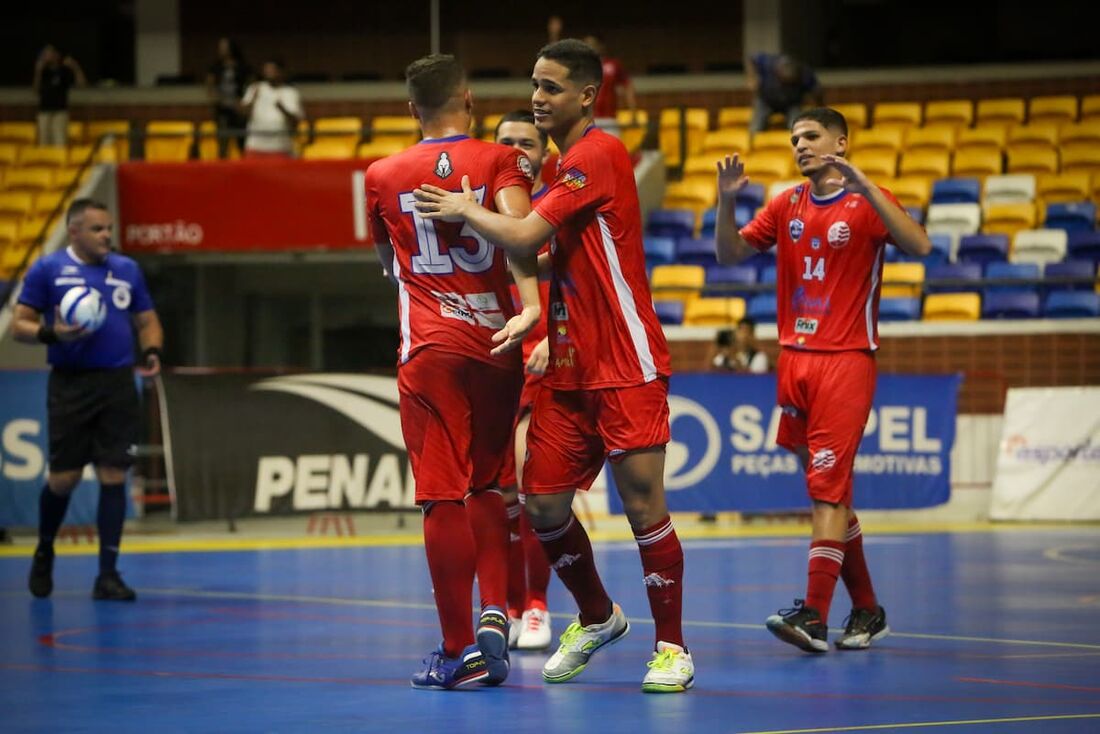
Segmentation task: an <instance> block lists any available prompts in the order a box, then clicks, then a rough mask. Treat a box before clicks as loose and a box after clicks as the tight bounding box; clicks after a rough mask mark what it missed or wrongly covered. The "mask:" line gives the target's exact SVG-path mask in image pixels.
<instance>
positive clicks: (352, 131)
mask: <svg viewBox="0 0 1100 734" xmlns="http://www.w3.org/2000/svg"><path fill="white" fill-rule="evenodd" d="M415 122H416V121H415V120H414V121H413V123H414V124H415ZM362 137H363V121H362V120H360V119H359V118H358V117H318V118H317V119H316V120H314V121H313V141H314V143H317V142H319V141H321V140H330V141H339V142H342V143H344V144H345V145H346V147H347V148H348V149H350V150H352V151H354V150H355V146H356V145H358V144H359V140H360V138H362ZM349 157H350V156H349Z"/></svg>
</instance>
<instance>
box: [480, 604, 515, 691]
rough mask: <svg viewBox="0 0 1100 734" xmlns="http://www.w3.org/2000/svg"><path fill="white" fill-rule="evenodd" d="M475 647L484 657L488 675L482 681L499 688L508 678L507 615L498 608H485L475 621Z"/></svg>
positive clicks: (509, 666)
mask: <svg viewBox="0 0 1100 734" xmlns="http://www.w3.org/2000/svg"><path fill="white" fill-rule="evenodd" d="M477 647H478V649H479V650H481V654H482V655H483V656H484V657H485V663H486V666H487V667H488V669H489V675H488V676H487V677H486V678H485V680H483V681H482V683H484V684H485V685H487V686H499V685H500V684H501V683H503V682H504V679H505V678H507V677H508V671H509V670H510V669H511V665H510V663H509V662H508V615H507V613H505V611H504V610H503V609H501V608H500V607H485V609H484V610H482V612H481V618H480V619H478V621H477Z"/></svg>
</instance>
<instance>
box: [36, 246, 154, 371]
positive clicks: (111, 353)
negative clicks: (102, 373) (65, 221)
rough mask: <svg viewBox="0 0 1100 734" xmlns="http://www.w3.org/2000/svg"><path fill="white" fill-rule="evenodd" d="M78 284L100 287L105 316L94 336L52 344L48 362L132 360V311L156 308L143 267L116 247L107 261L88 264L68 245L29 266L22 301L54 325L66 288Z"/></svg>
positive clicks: (83, 365)
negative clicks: (146, 283) (115, 250)
mask: <svg viewBox="0 0 1100 734" xmlns="http://www.w3.org/2000/svg"><path fill="white" fill-rule="evenodd" d="M80 285H84V286H88V287H89V288H95V289H96V290H97V291H99V294H100V296H102V297H103V302H104V303H105V304H107V320H106V321H104V322H103V326H101V327H99V329H98V330H97V331H95V332H94V333H93V334H91V335H90V336H86V337H84V338H83V339H76V340H75V341H71V342H58V343H56V344H51V345H50V348H49V355H48V358H49V362H50V364H51V365H53V366H54V367H57V368H60V369H71V370H100V369H113V368H116V367H128V366H130V365H133V364H134V327H133V322H132V316H133V315H134V314H138V313H142V312H143V311H150V310H152V308H153V299H152V298H150V297H149V290H148V288H146V287H145V277H144V276H143V275H142V274H141V268H139V267H138V264H137V263H136V262H134V261H133V260H131V259H130V258H128V257H126V256H125V255H119V254H118V253H116V252H112V253H110V254H108V255H107V259H106V260H105V261H104V262H102V263H99V264H95V265H89V264H87V263H85V262H83V261H81V260H80V259H79V258H78V257H77V256H76V253H75V252H73V249H72V248H71V247H67V248H65V249H64V250H58V251H57V252H55V253H53V254H51V255H47V256H45V257H41V258H39V259H38V260H36V261H35V263H34V264H33V265H31V267H30V270H28V271H27V276H26V278H25V279H24V281H23V291H22V293H20V294H19V302H20V303H22V304H25V305H27V306H30V307H31V308H33V309H34V310H36V311H38V312H40V313H42V314H44V315H45V317H46V323H47V324H50V325H53V322H54V316H55V311H56V308H57V306H58V305H59V304H60V303H61V299H62V298H63V297H64V296H65V293H66V291H68V290H69V289H70V288H73V287H76V286H80Z"/></svg>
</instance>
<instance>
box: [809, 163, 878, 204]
mask: <svg viewBox="0 0 1100 734" xmlns="http://www.w3.org/2000/svg"><path fill="white" fill-rule="evenodd" d="M821 160H823V161H825V163H826V164H827V165H830V166H832V167H833V168H835V169H836V171H837V173H839V174H840V178H827V179H825V183H826V184H828V185H829V186H841V187H843V188H844V189H845V190H846V191H851V192H852V193H853V194H864V195H866V194H867V192H868V190H870V188H871V187H872V186H874V184H873V183H871V179H869V178H867V174H865V173H864V172H863V171H861V170H859V169H858V168H856V167H855V166H853V165H852V163H851V161H849V160H848V159H846V158H841V157H840V156H835V155H823V156H821Z"/></svg>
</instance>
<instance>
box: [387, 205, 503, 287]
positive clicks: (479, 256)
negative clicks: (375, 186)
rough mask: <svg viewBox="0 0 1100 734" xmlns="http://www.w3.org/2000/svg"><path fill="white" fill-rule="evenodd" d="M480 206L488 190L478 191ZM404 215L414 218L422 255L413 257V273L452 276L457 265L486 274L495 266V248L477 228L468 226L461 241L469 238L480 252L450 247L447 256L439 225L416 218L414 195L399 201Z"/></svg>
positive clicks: (462, 234) (468, 270) (418, 245)
mask: <svg viewBox="0 0 1100 734" xmlns="http://www.w3.org/2000/svg"><path fill="white" fill-rule="evenodd" d="M474 196H475V197H477V203H478V204H481V203H483V202H484V200H485V187H484V186H479V187H478V188H476V189H474ZM398 201H399V202H400V203H401V212H402V213H403V214H412V215H413V227H414V228H415V229H416V244H417V247H418V249H419V250H420V252H419V253H417V254H415V255H413V256H412V269H413V272H414V273H427V274H430V275H449V274H451V273H453V272H454V271H455V265H458V267H460V268H461V269H463V270H465V271H466V272H467V273H483V272H485V271H486V270H488V269H489V268H491V267H492V266H493V253H494V251H495V248H494V247H493V246H492V245H490V244H489V242H488V241H487V240H486V239H485V238H484V237H482V236H481V235H479V234H478V233H477V232H475V231H474V229H473V227H471V226H470V225H469V224H465V225H463V227H462V231H461V232H459V237H469V238H470V239H471V240H473V241H474V244H475V245H477V249H476V250H474V251H473V252H470V251H469V250H467V249H466V248H464V247H448V248H447V253H446V254H444V253H442V252H441V251H440V249H439V236H438V234H437V233H436V231H435V222H433V221H432V220H430V219H424V218H422V217H418V216H415V212H416V209H415V207H414V206H413V204H414V203H415V202H416V199H415V198H414V197H413V195H412V193H411V192H408V193H404V194H401V195H400V196H399V197H398Z"/></svg>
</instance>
